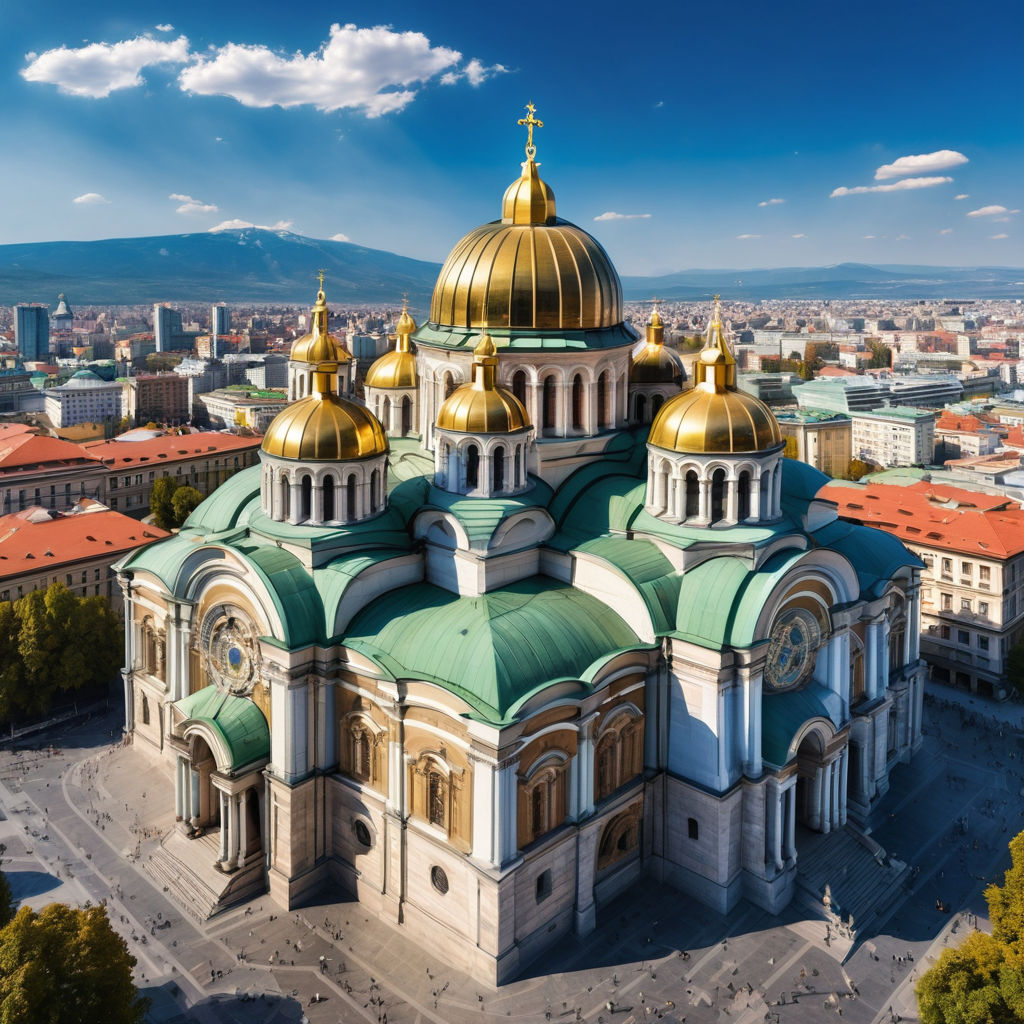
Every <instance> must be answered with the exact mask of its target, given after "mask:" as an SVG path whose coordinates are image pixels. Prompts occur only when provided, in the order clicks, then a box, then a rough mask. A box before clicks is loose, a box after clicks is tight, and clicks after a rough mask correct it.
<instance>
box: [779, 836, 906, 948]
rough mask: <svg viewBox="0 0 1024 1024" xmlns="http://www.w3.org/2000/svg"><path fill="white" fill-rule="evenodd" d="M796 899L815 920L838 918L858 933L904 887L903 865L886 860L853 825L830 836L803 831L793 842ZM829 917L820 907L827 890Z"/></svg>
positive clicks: (874, 843)
mask: <svg viewBox="0 0 1024 1024" xmlns="http://www.w3.org/2000/svg"><path fill="white" fill-rule="evenodd" d="M797 855H798V860H797V877H796V894H795V895H796V899H797V901H798V902H799V903H800V904H801V905H802V906H804V907H806V908H807V909H808V910H811V911H813V912H814V913H815V915H816V916H817V917H820V918H823V919H825V920H828V919H829V918H830V917H832V916H834V915H838V916H839V917H841V918H842V919H843V920H844V921H848V920H849V917H850V915H851V914H852V915H853V926H854V928H855V929H857V930H859V929H861V928H863V927H864V926H865V925H866V924H868V923H869V922H870V921H871V920H872V918H874V917H875V916H876V915H877V914H878V912H879V910H881V909H883V908H884V907H885V906H887V905H888V903H889V902H890V900H889V897H890V896H891V894H892V893H893V892H894V891H895V890H896V889H897V888H898V887H899V886H900V885H901V884H902V882H903V878H904V875H905V874H906V872H907V865H906V864H904V863H903V862H902V861H898V860H895V859H892V858H889V857H887V856H886V853H885V850H883V849H882V848H881V847H880V846H879V845H878V844H877V843H876V842H875V841H874V840H873V839H871V838H870V837H868V836H864V835H863V834H862V833H860V832H858V831H857V829H856V828H855V827H854V826H852V825H849V824H848V825H845V826H844V827H843V828H840V829H838V830H837V831H835V832H830V833H829V834H828V835H823V834H822V833H820V832H811V831H810V830H808V829H803V828H801V829H800V830H799V833H798V837H797ZM826 885H828V886H829V888H830V891H831V894H832V913H831V914H829V913H828V912H827V911H826V908H825V907H824V905H823V904H822V896H823V895H824V892H825V886H826Z"/></svg>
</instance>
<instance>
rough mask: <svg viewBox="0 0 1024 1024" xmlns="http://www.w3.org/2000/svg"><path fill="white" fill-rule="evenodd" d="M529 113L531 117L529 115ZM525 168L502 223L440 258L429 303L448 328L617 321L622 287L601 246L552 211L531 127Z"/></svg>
mask: <svg viewBox="0 0 1024 1024" xmlns="http://www.w3.org/2000/svg"><path fill="white" fill-rule="evenodd" d="M532 116H533V112H532V111H531V113H530V117H531V118H532ZM522 123H524V124H527V123H529V124H530V125H531V127H530V132H531V135H530V143H529V144H528V145H527V149H526V161H525V162H524V163H523V172H522V174H521V175H520V177H519V179H518V180H517V181H514V182H513V183H512V184H511V185H509V187H508V189H507V190H506V191H505V195H504V198H503V199H502V204H501V220H499V221H493V222H491V223H490V224H484V225H483V226H482V227H479V228H477V229H476V230H475V231H471V232H470V233H469V234H468V235H466V236H465V237H464V238H463V239H462V240H461V241H460V242H458V244H457V245H456V246H455V247H454V248H453V249H452V251H451V253H450V254H449V256H448V259H447V260H445V264H444V266H443V267H442V268H441V273H440V275H439V276H438V279H437V284H436V286H435V287H434V295H433V298H432V300H431V303H430V320H431V322H432V323H435V324H439V325H442V326H446V327H468V328H482V327H484V326H485V325H486V326H488V327H492V328H511V329H522V330H594V329H598V328H602V327H613V326H615V325H616V324H619V323H621V322H622V285H621V284H620V282H619V275H618V274H617V273H616V272H615V268H614V266H612V261H611V260H610V259H609V258H608V254H607V253H606V252H605V251H604V249H603V248H602V247H601V245H600V243H599V242H598V241H597V240H596V239H595V238H593V237H592V236H591V235H589V234H587V232H586V231H584V230H583V229H582V228H579V227H577V226H576V225H575V224H570V223H569V222H568V221H564V220H559V219H558V218H557V217H556V216H555V194H554V192H552V190H551V188H550V186H549V185H548V184H547V183H546V182H545V181H543V180H542V179H541V177H540V174H539V172H538V166H539V165H538V164H537V163H536V162H535V160H534V156H535V150H534V147H533V144H532V138H533V136H532V131H533V128H532V125H539V124H540V123H541V122H539V121H535V120H534V121H532V123H531V122H528V121H527V120H526V119H524V120H523V122H522Z"/></svg>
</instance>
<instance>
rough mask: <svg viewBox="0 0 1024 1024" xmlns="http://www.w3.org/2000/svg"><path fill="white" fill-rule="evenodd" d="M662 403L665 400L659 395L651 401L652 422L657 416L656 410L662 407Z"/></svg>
mask: <svg viewBox="0 0 1024 1024" xmlns="http://www.w3.org/2000/svg"><path fill="white" fill-rule="evenodd" d="M664 402H665V399H664V398H663V397H662V396H661V395H655V396H654V398H652V399H651V419H652V420H653V419H654V417H655V416H657V415H658V410H659V409H660V408H661V407H662V405H663V404H664Z"/></svg>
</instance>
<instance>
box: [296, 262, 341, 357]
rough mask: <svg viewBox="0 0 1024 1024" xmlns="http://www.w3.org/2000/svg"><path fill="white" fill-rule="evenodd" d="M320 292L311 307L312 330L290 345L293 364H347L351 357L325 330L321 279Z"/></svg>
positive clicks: (325, 308) (325, 310)
mask: <svg viewBox="0 0 1024 1024" xmlns="http://www.w3.org/2000/svg"><path fill="white" fill-rule="evenodd" d="M320 285H321V287H320V291H318V292H317V293H316V305H315V306H314V307H313V315H312V330H311V331H310V332H309V334H304V335H303V336H302V337H301V338H299V340H298V341H296V342H295V344H294V345H292V351H291V355H290V356H289V357H288V358H289V359H290V360H291V361H292V362H293V363H312V364H313V365H314V366H315V365H316V364H318V363H349V362H351V361H352V356H351V355H349V353H348V350H347V349H346V348H345V346H344V345H342V343H341V342H340V341H338V339H337V338H336V337H334V335H333V334H330V333H329V332H328V330H327V297H326V296H325V295H324V290H323V279H322V278H321V281H320Z"/></svg>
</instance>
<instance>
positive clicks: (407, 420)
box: [402, 395, 412, 437]
mask: <svg viewBox="0 0 1024 1024" xmlns="http://www.w3.org/2000/svg"><path fill="white" fill-rule="evenodd" d="M411 430H412V402H411V401H410V400H409V396H408V395H406V396H405V397H404V398H403V399H402V437H408V436H409V431H411Z"/></svg>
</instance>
